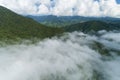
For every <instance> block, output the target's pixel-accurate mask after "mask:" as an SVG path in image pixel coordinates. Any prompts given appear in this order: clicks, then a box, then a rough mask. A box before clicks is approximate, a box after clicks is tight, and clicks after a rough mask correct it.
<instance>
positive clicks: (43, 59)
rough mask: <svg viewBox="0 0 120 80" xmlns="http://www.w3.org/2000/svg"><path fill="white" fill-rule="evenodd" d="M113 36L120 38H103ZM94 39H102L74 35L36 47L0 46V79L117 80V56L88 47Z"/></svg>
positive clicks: (118, 62)
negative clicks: (103, 53) (107, 54)
mask: <svg viewBox="0 0 120 80" xmlns="http://www.w3.org/2000/svg"><path fill="white" fill-rule="evenodd" d="M114 34H116V35H119V33H114V32H106V33H105V34H103V35H102V36H105V38H112V36H113V35H114ZM106 35H109V36H108V37H106ZM115 39H119V38H117V37H115ZM95 40H96V41H101V40H105V39H104V38H101V37H97V36H93V35H88V34H84V33H81V32H73V33H67V34H65V35H64V36H62V38H52V39H46V40H43V41H40V42H38V43H36V44H31V45H30V44H29V45H26V44H20V45H14V46H13V45H12V46H5V47H0V80H97V79H98V78H99V79H105V80H120V76H119V75H120V68H119V66H120V56H118V55H115V53H114V55H113V56H112V58H111V56H105V55H104V56H102V55H101V53H100V52H99V51H98V50H96V49H92V48H91V46H92V45H91V43H93V42H94V41H95ZM108 41H109V40H108ZM113 42H115V43H117V42H116V41H115V40H113ZM104 43H106V42H104ZM104 43H103V44H104ZM108 44H109V43H108V42H107V44H105V46H106V47H107V45H108ZM110 44H111V43H110ZM113 44H114V43H113ZM113 44H112V46H113ZM90 45H91V46H90ZM114 45H115V44H114ZM119 45H120V44H119ZM94 46H95V45H94ZM103 48H104V47H102V48H101V49H103ZM105 52H107V51H105ZM111 52H113V51H111ZM107 53H108V52H107ZM118 53H119V52H118Z"/></svg>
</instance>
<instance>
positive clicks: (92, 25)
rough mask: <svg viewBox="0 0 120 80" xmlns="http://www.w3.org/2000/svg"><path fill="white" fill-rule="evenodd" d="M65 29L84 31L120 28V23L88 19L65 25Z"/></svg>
mask: <svg viewBox="0 0 120 80" xmlns="http://www.w3.org/2000/svg"><path fill="white" fill-rule="evenodd" d="M64 29H65V31H68V32H72V31H82V32H90V31H95V32H96V31H99V30H107V31H110V30H119V29H120V25H118V24H113V23H106V22H103V21H87V22H83V23H77V24H73V25H70V26H66V27H64Z"/></svg>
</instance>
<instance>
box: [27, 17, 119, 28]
mask: <svg viewBox="0 0 120 80" xmlns="http://www.w3.org/2000/svg"><path fill="white" fill-rule="evenodd" d="M27 17H29V18H32V19H34V20H36V21H37V22H39V23H42V24H45V25H48V26H52V27H65V26H69V25H72V24H76V23H80V22H86V21H91V20H95V21H104V22H106V23H116V24H120V18H112V17H82V16H53V15H46V16H32V15H29V16H27Z"/></svg>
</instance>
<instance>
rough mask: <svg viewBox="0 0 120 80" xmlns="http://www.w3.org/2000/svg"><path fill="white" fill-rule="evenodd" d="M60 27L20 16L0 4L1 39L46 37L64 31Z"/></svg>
mask: <svg viewBox="0 0 120 80" xmlns="http://www.w3.org/2000/svg"><path fill="white" fill-rule="evenodd" d="M62 32H63V30H62V29H60V28H50V27H46V26H44V25H42V24H39V23H37V22H36V21H34V20H32V19H30V18H26V17H23V16H20V15H18V14H16V13H14V12H12V11H10V10H9V9H6V8H4V7H2V6H0V39H2V40H5V39H13V40H14V39H17V38H22V39H30V38H40V39H43V38H46V37H51V36H54V35H57V34H60V33H62Z"/></svg>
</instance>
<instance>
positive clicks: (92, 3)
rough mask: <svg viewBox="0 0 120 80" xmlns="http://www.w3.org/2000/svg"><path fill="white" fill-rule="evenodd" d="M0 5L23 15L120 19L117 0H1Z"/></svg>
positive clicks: (119, 6)
mask: <svg viewBox="0 0 120 80" xmlns="http://www.w3.org/2000/svg"><path fill="white" fill-rule="evenodd" d="M0 5H2V6H5V7H7V8H9V9H11V10H13V11H15V12H17V13H19V14H23V15H57V16H73V15H79V16H97V17H105V16H109V17H120V10H119V9H120V4H117V2H116V0H0Z"/></svg>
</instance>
